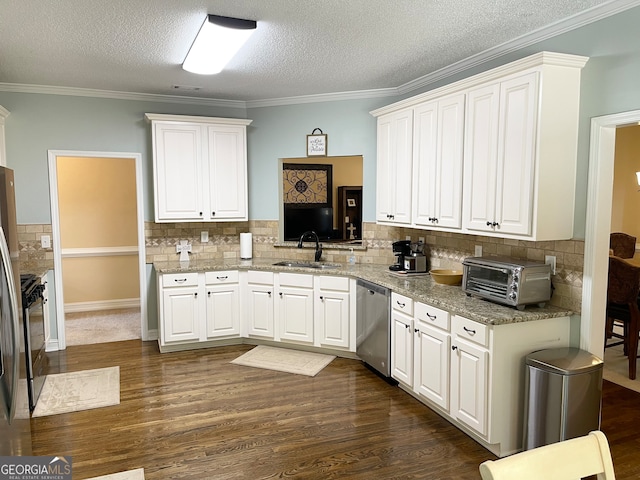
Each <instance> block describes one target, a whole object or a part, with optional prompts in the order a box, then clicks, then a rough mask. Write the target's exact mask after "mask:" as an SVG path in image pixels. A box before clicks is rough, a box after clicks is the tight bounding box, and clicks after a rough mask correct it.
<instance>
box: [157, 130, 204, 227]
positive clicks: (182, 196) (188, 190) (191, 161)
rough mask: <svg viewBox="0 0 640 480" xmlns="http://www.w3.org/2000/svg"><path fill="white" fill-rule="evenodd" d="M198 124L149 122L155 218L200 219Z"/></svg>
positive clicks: (201, 210)
mask: <svg viewBox="0 0 640 480" xmlns="http://www.w3.org/2000/svg"><path fill="white" fill-rule="evenodd" d="M202 140H203V139H202V128H201V127H200V125H195V124H178V123H171V122H168V123H163V122H154V123H153V144H154V157H153V158H154V162H153V170H154V176H155V189H154V199H155V214H156V221H157V222H162V221H165V222H167V221H175V220H202V219H203V215H204V211H203V193H202V176H203V172H202V155H203V152H202Z"/></svg>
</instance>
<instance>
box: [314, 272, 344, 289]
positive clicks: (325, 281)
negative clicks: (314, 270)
mask: <svg viewBox="0 0 640 480" xmlns="http://www.w3.org/2000/svg"><path fill="white" fill-rule="evenodd" d="M317 278H318V283H319V285H320V288H321V289H322V290H336V291H340V292H348V291H349V279H348V278H346V277H332V276H330V275H319V276H318V277H317Z"/></svg>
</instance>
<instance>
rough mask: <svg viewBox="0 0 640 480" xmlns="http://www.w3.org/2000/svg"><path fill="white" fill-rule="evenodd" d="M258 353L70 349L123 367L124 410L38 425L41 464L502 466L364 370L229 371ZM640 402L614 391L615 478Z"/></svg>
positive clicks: (106, 469)
mask: <svg viewBox="0 0 640 480" xmlns="http://www.w3.org/2000/svg"><path fill="white" fill-rule="evenodd" d="M250 348H252V347H250V346H235V347H221V348H216V349H208V350H196V351H190V352H182V353H171V354H160V353H159V352H158V347H157V344H156V343H155V342H144V343H142V342H140V341H137V340H132V341H127V342H117V343H109V344H97V345H88V346H75V347H69V348H68V349H67V350H66V351H65V352H59V353H56V354H55V355H54V357H56V358H54V359H53V360H54V364H56V363H57V364H58V365H59V368H58V370H59V371H75V370H85V369H91V368H101V367H107V366H113V365H119V366H120V377H121V393H120V398H121V403H120V405H118V406H113V407H105V408H101V409H95V410H87V411H84V412H74V413H69V414H63V415H54V416H50V417H41V418H34V419H32V422H31V426H32V429H33V447H34V455H70V456H72V458H73V470H74V479H84V478H89V477H94V476H98V475H106V474H110V473H115V472H117V471H122V470H128V469H134V468H140V467H142V468H144V469H145V477H146V479H147V480H154V479H158V480H159V479H200V480H202V479H252V480H253V479H263V478H289V477H295V478H300V479H337V478H340V479H343V478H349V479H367V480H371V479H376V480H377V479H409V478H411V479H417V478H425V479H467V478H469V479H478V478H480V475H479V473H478V465H479V464H480V463H481V462H483V461H485V460H487V459H494V458H495V456H494V455H493V454H491V453H490V452H489V451H487V450H485V449H484V448H483V447H481V446H480V445H479V444H478V443H476V442H474V441H473V440H471V439H470V438H469V437H468V436H467V435H465V434H464V433H462V432H461V431H460V430H458V429H457V428H455V427H454V426H452V425H451V424H450V423H449V422H447V421H446V420H444V419H443V418H441V417H440V416H439V415H437V414H435V413H434V412H432V411H431V410H430V409H429V408H427V407H425V406H423V405H422V404H420V403H419V402H418V401H416V400H415V399H413V398H412V397H411V396H409V395H407V394H406V393H404V392H402V391H401V390H400V389H399V388H397V387H393V386H390V385H388V384H386V383H385V382H383V381H382V380H381V379H379V378H378V377H376V376H375V375H374V374H373V373H372V372H370V371H369V370H367V369H366V368H365V367H364V366H363V365H362V364H361V363H360V362H358V361H354V360H347V359H336V360H334V361H333V362H332V363H331V364H330V365H329V366H328V367H326V368H325V369H324V370H323V371H322V372H321V373H320V374H319V375H317V376H316V377H313V378H310V377H304V376H300V375H291V374H285V373H279V372H272V371H268V370H261V369H255V368H248V367H241V366H237V365H231V364H229V362H230V361H231V360H233V359H234V358H236V357H237V356H238V355H240V354H241V353H243V352H245V351H247V350H249V349H250ZM639 420H640V394H637V393H635V392H632V391H630V390H627V389H624V388H622V387H618V386H617V385H614V384H611V383H609V382H605V387H604V395H603V421H602V429H603V430H604V432H605V433H606V434H607V436H608V438H609V441H610V443H611V450H612V455H613V459H614V464H615V467H616V476H617V478H618V480H625V479H632V478H633V479H637V478H640V428H639V427H640V421H639Z"/></svg>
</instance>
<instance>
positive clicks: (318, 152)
mask: <svg viewBox="0 0 640 480" xmlns="http://www.w3.org/2000/svg"><path fill="white" fill-rule="evenodd" d="M318 131H319V132H320V133H319V134H316V132H318ZM326 156H327V135H326V134H323V133H322V130H320V129H319V128H314V129H313V131H312V132H311V135H307V157H326Z"/></svg>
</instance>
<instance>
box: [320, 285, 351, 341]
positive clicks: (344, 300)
mask: <svg viewBox="0 0 640 480" xmlns="http://www.w3.org/2000/svg"><path fill="white" fill-rule="evenodd" d="M314 305H315V310H316V314H315V322H317V324H318V326H319V329H318V331H319V337H320V345H322V346H323V347H325V346H326V347H340V348H349V293H348V292H332V291H327V290H320V294H319V296H318V298H317V299H316V301H315V302H314Z"/></svg>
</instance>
